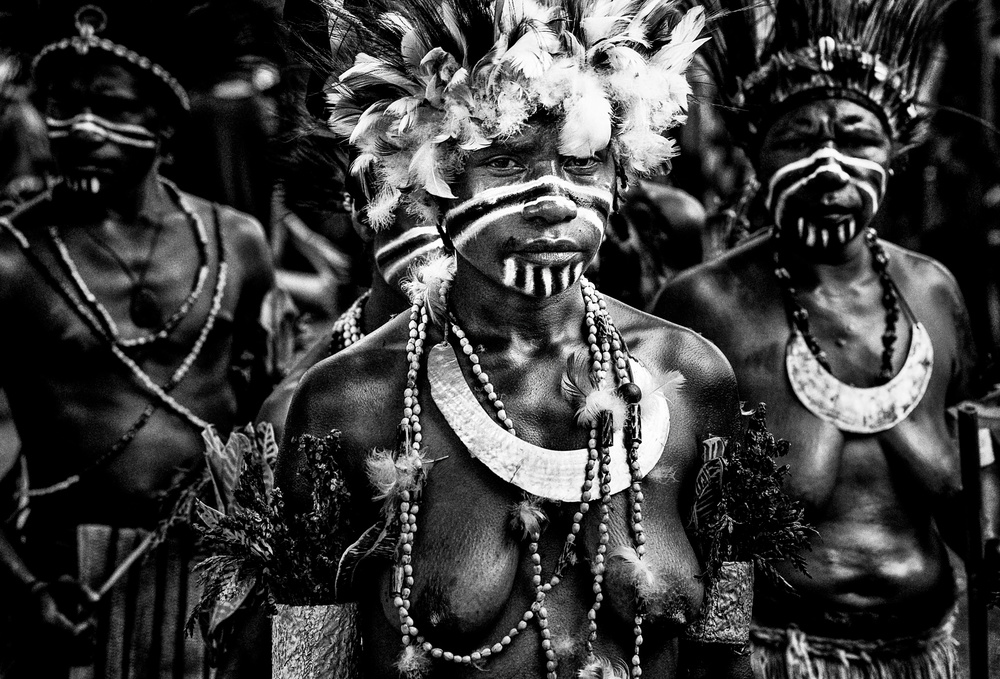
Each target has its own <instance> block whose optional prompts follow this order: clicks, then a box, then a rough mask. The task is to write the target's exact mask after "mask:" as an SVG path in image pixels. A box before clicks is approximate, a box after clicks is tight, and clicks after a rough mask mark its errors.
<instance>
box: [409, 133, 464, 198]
mask: <svg viewBox="0 0 1000 679" xmlns="http://www.w3.org/2000/svg"><path fill="white" fill-rule="evenodd" d="M437 154H438V144H436V143H434V141H433V140H429V141H426V142H424V143H423V144H421V145H420V146H419V147H418V148H417V150H416V151H415V152H414V153H413V157H412V158H410V168H409V169H410V175H411V176H412V177H414V178H415V179H416V181H417V182H418V183H419V184H420V185H421V186H423V188H424V189H426V190H427V193H429V194H431V195H432V196H437V197H439V198H454V197H455V194H454V193H452V192H451V187H450V186H448V182H446V181H445V180H444V177H443V176H442V175H441V171H440V169H439V168H438V157H437Z"/></svg>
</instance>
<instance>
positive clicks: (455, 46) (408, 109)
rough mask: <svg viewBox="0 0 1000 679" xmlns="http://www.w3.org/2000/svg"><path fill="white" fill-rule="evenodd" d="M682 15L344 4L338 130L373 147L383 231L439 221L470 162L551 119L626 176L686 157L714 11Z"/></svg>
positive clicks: (586, 8) (489, 5)
mask: <svg viewBox="0 0 1000 679" xmlns="http://www.w3.org/2000/svg"><path fill="white" fill-rule="evenodd" d="M676 7H677V4H676V3H675V2H669V1H668V2H663V1H662V0H557V1H556V2H537V1H536V0H497V1H494V0H472V1H471V2H460V1H459V0H443V1H435V0H411V1H410V2H407V3H405V4H400V3H396V2H390V1H389V0H374V2H371V3H359V6H354V7H352V8H351V9H350V11H349V12H348V11H346V10H344V9H340V8H337V7H333V6H331V7H330V8H329V9H330V12H331V14H332V15H333V19H332V21H331V23H332V25H333V26H334V30H333V33H334V35H333V41H334V42H335V43H336V44H338V45H339V50H338V54H337V55H335V59H336V58H339V57H346V61H345V63H342V64H339V65H336V66H335V68H336V69H337V72H340V73H341V75H340V77H339V79H338V81H337V82H336V83H335V84H334V85H333V87H332V88H331V92H330V94H329V103H330V106H331V110H332V112H333V113H332V116H331V119H330V126H331V128H332V129H333V130H334V132H336V133H338V134H340V135H342V136H344V137H347V138H349V139H350V141H351V143H352V144H354V145H355V146H357V147H358V148H359V149H360V151H361V153H360V155H359V156H358V158H357V159H356V161H355V162H354V164H353V167H352V171H353V172H354V173H355V174H356V175H358V176H360V177H362V178H363V180H364V183H365V185H366V190H367V191H368V192H369V195H370V196H371V202H370V203H369V206H368V217H369V221H370V223H371V224H372V226H374V227H375V228H384V227H387V226H388V225H389V224H391V223H392V220H393V218H394V214H395V208H396V206H397V205H398V204H399V203H400V202H401V201H402V202H403V203H405V204H406V205H407V207H408V209H409V211H410V212H411V213H413V214H415V215H417V217H418V219H419V220H420V221H421V222H422V223H438V222H439V221H440V217H441V214H440V207H441V201H442V200H448V199H453V198H454V194H453V193H452V190H451V188H450V187H449V181H450V180H451V179H452V178H454V176H455V175H457V174H458V173H459V172H460V171H461V169H462V167H463V164H464V161H465V158H466V157H467V154H468V153H470V152H471V151H474V150H477V149H481V148H485V147H487V146H489V145H490V144H491V143H492V142H493V140H495V139H503V138H507V137H510V136H511V135H514V134H516V133H518V132H520V131H521V130H522V129H523V127H524V125H525V124H526V123H527V122H528V120H529V119H530V118H531V117H532V116H535V115H538V114H541V113H548V114H554V115H555V116H556V118H557V119H558V120H559V121H560V136H559V143H560V153H562V154H564V155H566V156H572V157H579V158H587V157H590V156H593V155H594V154H595V153H596V152H598V151H600V150H603V149H605V148H610V150H611V152H612V154H613V155H614V157H615V160H616V163H617V166H618V169H619V172H620V174H621V175H622V176H624V177H628V176H634V175H638V174H643V173H648V172H652V171H653V170H655V169H657V168H658V167H660V166H661V165H662V164H663V163H664V162H665V161H666V160H667V159H669V158H670V157H672V156H673V155H675V152H676V151H675V145H674V143H673V142H672V141H671V140H670V139H668V138H666V137H665V136H663V133H664V132H666V131H667V130H669V129H671V128H672V127H674V126H675V125H677V124H678V123H680V122H682V121H683V119H684V115H685V111H686V108H687V97H688V95H689V93H690V87H689V85H688V83H687V80H686V78H685V75H684V74H685V71H686V69H687V67H688V65H689V64H690V61H691V58H692V56H693V54H694V52H695V50H696V49H697V48H698V46H699V45H701V44H702V43H703V42H704V40H705V38H703V37H701V33H702V30H703V28H704V13H703V11H702V10H701V9H700V8H694V9H691V10H689V11H688V12H687V13H686V14H683V15H682V14H681V13H680V12H678V10H677V9H676ZM355 54H357V57H356V59H355V58H354V55H355ZM514 275H515V276H517V275H519V274H517V273H515V274H514ZM524 275H525V276H526V277H527V276H528V272H527V271H525V272H524ZM531 277H532V278H533V279H534V277H535V276H534V274H533V273H532V276H531ZM571 277H572V276H571ZM545 278H547V276H546V275H544V274H543V275H542V278H541V280H542V282H543V285H544V279H545ZM562 279H563V274H561V273H558V274H553V276H552V280H553V281H556V280H559V281H561V280H562Z"/></svg>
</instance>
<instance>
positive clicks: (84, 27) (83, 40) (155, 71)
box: [31, 5, 191, 111]
mask: <svg viewBox="0 0 1000 679" xmlns="http://www.w3.org/2000/svg"><path fill="white" fill-rule="evenodd" d="M74 23H75V25H76V30H77V31H78V33H79V34H78V35H74V36H72V37H69V38H63V39H62V40H59V41H58V42H54V43H51V44H48V45H46V46H45V47H43V48H42V49H41V51H40V52H39V53H38V54H37V55H36V56H35V58H34V60H33V61H32V64H31V67H32V70H34V71H37V70H38V66H39V64H40V63H41V62H42V61H43V60H45V59H46V58H47V57H49V56H50V55H52V54H55V53H58V52H63V51H65V50H68V49H73V50H75V51H76V53H77V54H79V55H81V56H82V55H84V54H87V53H88V52H89V51H90V50H92V49H96V50H101V51H103V52H107V53H109V54H113V55H114V56H116V57H118V58H120V59H124V60H125V61H127V62H129V63H130V64H132V65H133V66H136V67H138V68H140V69H142V70H143V71H148V72H149V73H151V74H152V75H154V76H156V77H157V78H158V79H159V80H161V81H162V82H163V84H165V85H166V86H167V87H168V88H169V89H170V91H171V92H173V93H174V96H176V97H177V101H178V103H180V105H181V108H183V109H184V110H185V111H188V110H190V109H191V101H190V99H189V98H188V94H187V91H186V90H185V89H184V87H183V86H182V85H181V84H180V82H178V81H177V79H176V78H174V77H173V76H172V75H170V73H169V72H168V71H167V69H165V68H163V67H162V66H160V65H159V64H157V63H154V62H153V61H152V60H151V59H149V57H144V56H142V55H141V54H139V53H138V52H135V51H134V50H131V49H129V48H128V47H125V46H124V45H120V44H118V43H116V42H112V41H111V40H108V39H107V38H99V37H97V34H98V33H100V32H101V31H103V30H104V29H105V28H106V27H107V25H108V15H107V14H106V13H105V12H104V10H102V9H101V8H100V7H96V6H94V5H84V6H83V7H81V8H80V9H78V10H77V11H76V15H75V17H74Z"/></svg>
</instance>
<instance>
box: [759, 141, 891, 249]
mask: <svg viewBox="0 0 1000 679" xmlns="http://www.w3.org/2000/svg"><path fill="white" fill-rule="evenodd" d="M830 179H832V180H833V181H836V182H840V183H843V184H850V185H853V186H854V188H855V189H857V194H858V195H859V196H860V197H861V200H862V206H861V208H860V209H859V210H856V211H854V212H853V213H851V214H850V215H845V216H843V217H842V218H841V219H840V221H839V222H837V223H832V222H830V221H829V220H814V219H812V217H811V215H810V212H809V209H808V206H809V205H810V204H811V202H812V201H810V200H809V198H810V197H815V195H818V193H821V191H819V192H817V191H814V189H815V187H816V186H817V184H818V183H820V182H825V181H827V180H830ZM887 182H888V175H887V173H886V171H885V168H883V167H882V166H881V165H879V164H878V163H875V162H873V161H870V160H865V159H864V158H853V157H851V156H845V155H844V154H842V153H840V152H839V151H837V150H836V149H832V148H827V147H823V148H820V149H818V150H817V151H816V152H815V153H813V154H812V155H811V156H809V157H808V158H803V159H802V160H798V161H795V162H792V163H788V164H787V165H785V166H783V167H781V168H780V169H778V171H777V172H775V173H774V175H773V176H772V177H771V179H770V181H769V182H768V185H767V194H766V195H765V196H764V205H765V206H766V207H767V209H768V210H769V211H770V212H771V215H772V216H773V217H774V223H775V226H777V227H778V229H780V230H781V233H782V235H783V236H784V237H791V238H795V237H797V238H798V240H799V241H800V242H801V243H802V244H804V245H805V246H806V247H809V248H814V247H818V248H827V247H829V246H830V245H831V244H833V245H837V246H843V244H844V243H846V242H848V241H850V240H852V239H853V238H854V237H855V236H856V235H858V234H859V233H860V232H861V231H862V229H863V228H864V227H865V226H866V225H867V224H868V223H869V222H871V220H872V219H873V218H874V217H875V213H876V212H878V208H879V205H880V204H881V201H882V197H883V196H884V195H885V191H886V185H887ZM859 220H860V221H861V224H860V226H861V228H859V225H858V221H859Z"/></svg>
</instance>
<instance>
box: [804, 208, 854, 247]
mask: <svg viewBox="0 0 1000 679" xmlns="http://www.w3.org/2000/svg"><path fill="white" fill-rule="evenodd" d="M797 227H798V234H799V239H800V240H801V241H803V242H804V243H805V244H806V246H807V247H814V246H817V245H820V246H822V247H824V248H825V247H828V246H829V245H830V244H831V243H834V244H839V245H843V244H844V243H847V242H848V241H849V240H851V239H852V238H854V236H855V234H856V233H857V231H858V223H857V220H856V219H855V218H854V215H853V214H844V213H829V214H825V215H814V216H811V217H808V218H806V217H799V220H798V224H797Z"/></svg>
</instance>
